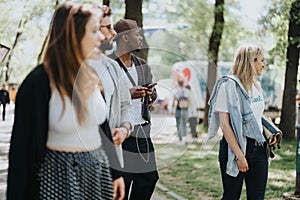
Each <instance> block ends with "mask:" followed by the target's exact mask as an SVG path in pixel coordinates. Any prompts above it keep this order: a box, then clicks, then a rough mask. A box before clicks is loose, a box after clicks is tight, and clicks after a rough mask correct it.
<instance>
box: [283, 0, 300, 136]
mask: <svg viewBox="0 0 300 200" xmlns="http://www.w3.org/2000/svg"><path fill="white" fill-rule="evenodd" d="M299 19H300V0H296V1H295V2H294V3H293V4H292V7H291V10H290V22H289V30H288V48H287V55H286V58H287V63H286V72H285V83H284V92H283V102H282V112H281V120H280V124H279V128H280V129H281V130H282V131H283V132H284V134H283V137H284V138H285V139H289V140H292V139H295V122H296V86H297V72H298V65H299V53H300V48H299V47H298V46H299V44H300V42H299V40H300V21H299Z"/></svg>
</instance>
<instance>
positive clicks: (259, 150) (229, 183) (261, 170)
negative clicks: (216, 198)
mask: <svg viewBox="0 0 300 200" xmlns="http://www.w3.org/2000/svg"><path fill="white" fill-rule="evenodd" d="M227 152H228V144H227V142H226V140H225V139H224V137H223V139H222V140H221V141H220V149H219V162H220V169H221V175H222V182H223V190H224V191H223V197H222V199H223V200H238V199H240V196H241V191H242V186H243V181H244V180H245V183H246V194H247V200H262V199H264V196H265V190H266V184H267V178H268V153H267V148H266V145H264V146H258V145H257V144H256V142H255V140H253V139H250V138H247V147H246V159H247V162H248V165H249V170H248V171H247V172H240V173H239V174H238V176H237V177H232V176H229V175H228V174H226V164H227V160H228V153H227Z"/></svg>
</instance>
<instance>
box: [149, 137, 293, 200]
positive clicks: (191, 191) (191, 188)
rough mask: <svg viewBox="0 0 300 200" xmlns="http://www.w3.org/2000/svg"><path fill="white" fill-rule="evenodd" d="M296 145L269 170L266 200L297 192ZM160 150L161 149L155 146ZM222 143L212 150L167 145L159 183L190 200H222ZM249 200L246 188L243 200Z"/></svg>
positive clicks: (285, 148) (286, 147) (285, 147)
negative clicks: (219, 159)
mask: <svg viewBox="0 0 300 200" xmlns="http://www.w3.org/2000/svg"><path fill="white" fill-rule="evenodd" d="M202 137H205V136H202ZM293 143H294V142H293V141H283V144H282V148H281V149H276V150H275V154H276V157H275V158H274V159H272V160H271V163H270V166H269V178H268V183H267V189H266V196H265V199H268V200H278V199H283V197H282V196H283V193H285V192H293V191H294V190H295V179H296V171H295V163H296V155H295V154H296V153H295V150H294V149H295V146H294V145H293ZM155 146H157V147H158V148H160V147H162V146H161V144H160V145H155ZM218 148H219V142H218V141H211V143H210V146H209V145H207V144H203V143H202V142H194V143H192V144H190V145H186V146H177V145H175V144H172V145H165V146H164V147H163V149H164V150H163V151H159V152H158V154H157V162H158V164H159V166H163V168H161V169H160V170H159V174H160V179H159V182H160V183H161V184H163V185H164V186H166V187H167V188H168V189H169V190H171V191H173V192H175V193H176V194H179V195H180V196H182V197H184V198H186V199H197V200H209V199H221V196H222V181H221V175H220V171H219V163H218ZM244 199H246V195H245V184H244V187H243V191H242V196H241V200H244Z"/></svg>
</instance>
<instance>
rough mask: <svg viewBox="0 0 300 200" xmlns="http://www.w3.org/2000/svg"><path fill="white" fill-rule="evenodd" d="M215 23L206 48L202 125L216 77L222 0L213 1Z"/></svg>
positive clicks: (221, 22) (222, 26) (221, 23)
mask: <svg viewBox="0 0 300 200" xmlns="http://www.w3.org/2000/svg"><path fill="white" fill-rule="evenodd" d="M214 13H215V23H214V27H213V31H212V34H211V37H210V40H209V49H208V69H207V88H206V99H205V109H204V113H205V114H204V120H203V123H204V125H206V126H207V125H208V119H207V115H208V111H209V105H208V100H209V98H210V93H211V92H212V89H213V87H214V84H215V82H216V78H217V63H218V53H219V47H220V44H221V39H222V33H223V29H224V0H216V2H215V10H214Z"/></svg>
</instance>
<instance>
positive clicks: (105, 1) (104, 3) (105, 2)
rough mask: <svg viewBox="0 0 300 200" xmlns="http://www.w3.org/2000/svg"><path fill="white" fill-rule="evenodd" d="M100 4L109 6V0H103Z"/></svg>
mask: <svg viewBox="0 0 300 200" xmlns="http://www.w3.org/2000/svg"><path fill="white" fill-rule="evenodd" d="M102 4H103V5H107V6H108V7H109V4H110V0H103V2H102Z"/></svg>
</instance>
